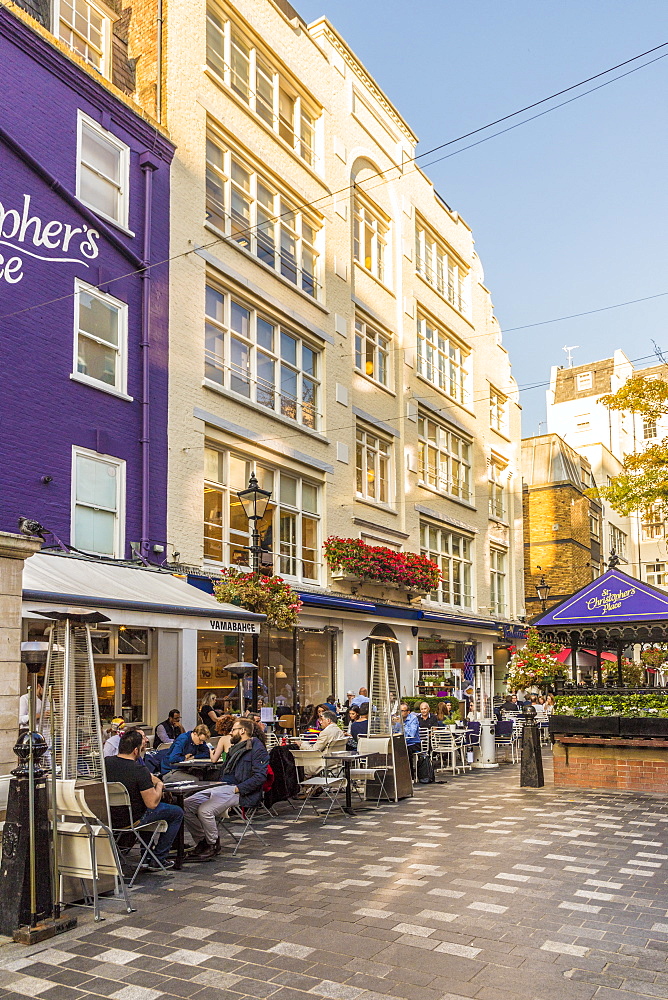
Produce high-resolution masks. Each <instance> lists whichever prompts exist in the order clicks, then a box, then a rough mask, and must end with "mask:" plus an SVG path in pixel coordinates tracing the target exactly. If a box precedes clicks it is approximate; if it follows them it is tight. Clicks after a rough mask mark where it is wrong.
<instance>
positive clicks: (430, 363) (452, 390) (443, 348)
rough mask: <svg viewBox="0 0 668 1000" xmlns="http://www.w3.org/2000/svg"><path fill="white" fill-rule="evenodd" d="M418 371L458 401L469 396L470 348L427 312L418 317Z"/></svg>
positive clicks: (466, 400)
mask: <svg viewBox="0 0 668 1000" xmlns="http://www.w3.org/2000/svg"><path fill="white" fill-rule="evenodd" d="M417 354H418V374H419V375H421V376H422V377H423V378H425V379H427V381H428V382H431V384H432V385H434V386H436V387H437V388H438V389H441V390H442V391H443V392H444V393H445V394H446V396H449V397H450V398H451V399H454V400H455V401H456V402H457V403H466V402H468V399H469V389H468V383H469V370H468V365H469V352H468V350H467V349H466V348H464V347H462V346H461V345H460V344H459V343H458V341H457V340H455V338H454V337H453V336H452V334H450V333H449V332H448V331H447V330H445V329H441V328H440V327H438V326H437V325H436V324H435V323H434V322H432V320H430V319H427V317H426V316H423V315H421V314H418V320H417Z"/></svg>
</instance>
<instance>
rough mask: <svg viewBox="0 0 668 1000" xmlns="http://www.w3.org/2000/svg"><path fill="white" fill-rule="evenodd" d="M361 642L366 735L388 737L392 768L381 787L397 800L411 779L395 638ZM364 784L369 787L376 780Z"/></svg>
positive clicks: (371, 638) (370, 637) (409, 792)
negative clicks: (367, 671)
mask: <svg viewBox="0 0 668 1000" xmlns="http://www.w3.org/2000/svg"><path fill="white" fill-rule="evenodd" d="M365 641H368V642H369V643H370V644H371V645H370V650H369V652H370V661H371V677H370V681H369V726H368V734H369V736H370V737H374V736H383V737H389V750H390V752H389V754H388V757H389V760H388V763H389V765H390V766H391V769H392V770H391V774H390V775H388V777H387V780H386V782H385V790H386V793H387V795H388V798H392V799H393V800H394V801H395V802H398V801H399V799H402V798H405V797H407V796H410V795H412V794H413V779H412V776H411V769H410V764H409V761H408V750H407V749H406V740H405V739H404V736H403V723H402V722H401V713H400V712H399V700H400V699H399V684H398V681H397V671H396V661H395V657H394V652H395V648H396V645H398V641H397V639H394V638H389V637H387V636H382V635H368V636H366V637H365ZM393 647H394V648H393ZM395 720H398V722H397V721H395ZM397 726H398V731H397ZM374 759H375V758H374V757H371V758H369V766H370V767H373V764H374ZM382 763H384V761H382V762H381V761H379V762H378V766H381V764H382ZM368 784H369V786H370V788H373V787H375V785H376V782H375V781H373V782H368Z"/></svg>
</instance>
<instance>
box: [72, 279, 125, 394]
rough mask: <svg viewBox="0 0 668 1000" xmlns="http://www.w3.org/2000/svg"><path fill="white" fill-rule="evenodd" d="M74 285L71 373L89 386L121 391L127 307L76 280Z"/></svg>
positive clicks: (123, 376)
mask: <svg viewBox="0 0 668 1000" xmlns="http://www.w3.org/2000/svg"><path fill="white" fill-rule="evenodd" d="M74 288H75V294H74V337H75V340H74V355H75V356H74V373H75V375H76V377H77V378H78V379H80V380H82V381H85V382H88V383H89V384H90V385H93V386H98V387H99V388H103V389H115V390H116V391H117V392H119V393H125V391H126V381H127V313H128V307H127V305H126V303H124V302H120V301H119V300H118V299H116V298H114V297H113V296H112V295H105V294H104V293H103V292H100V291H98V290H97V289H96V288H93V287H92V286H91V285H87V284H86V283H85V282H83V281H79V280H78V279H76V280H75V282H74Z"/></svg>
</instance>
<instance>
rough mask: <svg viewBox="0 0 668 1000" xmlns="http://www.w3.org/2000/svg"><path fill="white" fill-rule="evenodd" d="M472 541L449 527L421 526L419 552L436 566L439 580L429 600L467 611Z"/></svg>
mask: <svg viewBox="0 0 668 1000" xmlns="http://www.w3.org/2000/svg"><path fill="white" fill-rule="evenodd" d="M471 547H472V543H471V539H470V538H467V537H466V536H465V535H460V534H459V533H458V532H455V531H451V530H450V529H449V528H439V527H437V526H436V525H434V524H429V523H427V522H425V521H423V522H421V523H420V553H421V554H422V555H423V556H426V557H427V559H432V560H433V561H434V562H435V563H437V564H438V567H439V569H440V571H441V580H440V583H439V585H438V587H437V588H436V590H434V591H432V593H431V599H432V600H434V601H438V602H439V603H441V604H451V605H454V606H455V607H461V608H470V607H471V603H472V590H471V575H472V570H473V561H472V553H471Z"/></svg>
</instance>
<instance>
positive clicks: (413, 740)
mask: <svg viewBox="0 0 668 1000" xmlns="http://www.w3.org/2000/svg"><path fill="white" fill-rule="evenodd" d="M400 709H401V721H402V723H403V727H404V738H405V740H406V748H407V750H408V760H409V763H410V765H411V773H413V770H414V769H413V758H414V757H415V755H416V754H417V753H419V752H420V747H421V745H422V744H421V741H420V725H419V722H418V717H417V715H416V714H415V712H411V710H410V708H409V707H408V705H407V704H406V702H405V701H402V703H401V706H400ZM394 731H395V732H397V733H398V732H401V727H400V725H399V723H397V725H396V727H394Z"/></svg>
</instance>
